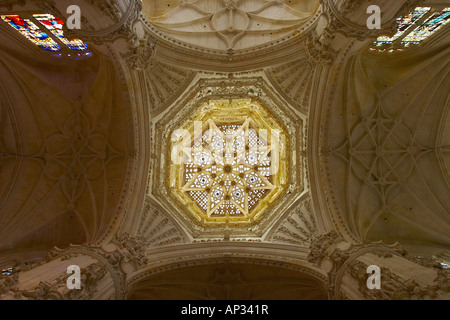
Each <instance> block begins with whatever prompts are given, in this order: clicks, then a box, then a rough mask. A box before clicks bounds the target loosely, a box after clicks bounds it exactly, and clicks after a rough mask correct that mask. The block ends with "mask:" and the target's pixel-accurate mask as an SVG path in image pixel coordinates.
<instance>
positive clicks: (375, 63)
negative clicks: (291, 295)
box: [0, 0, 450, 295]
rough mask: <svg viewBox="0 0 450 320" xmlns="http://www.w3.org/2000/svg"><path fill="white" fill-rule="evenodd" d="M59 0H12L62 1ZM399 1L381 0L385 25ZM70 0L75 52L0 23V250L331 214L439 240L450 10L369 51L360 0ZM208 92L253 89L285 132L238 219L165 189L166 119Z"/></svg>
mask: <svg viewBox="0 0 450 320" xmlns="http://www.w3.org/2000/svg"><path fill="white" fill-rule="evenodd" d="M69 2H70V1H69V0H67V1H61V2H60V1H56V2H52V1H49V3H50V4H52V3H53V4H55V5H53V6H52V5H43V4H42V3H43V2H42V1H31V0H30V1H28V2H27V6H25V7H23V8H22V7H21V6H19V5H18V4H14V5H13V7H12V8H14V10H17V11H16V12H17V13H20V12H21V11H20V10H23V12H32V11H30V10H35V9H36V8H38V9H39V11H40V12H43V11H42V10H44V11H46V12H51V13H53V14H55V16H56V15H57V14H61V16H63V14H62V13H63V12H64V10H62V9H63V8H64V6H65V5H66V6H67V5H68V4H69ZM410 2H411V1H407V2H405V3H407V5H406V7H404V6H403V3H404V1H398V2H395V4H393V2H392V1H387V0H386V1H380V5H381V6H382V7H383V12H385V14H384V15H383V17H384V18H385V19H386V21H383V27H386V28H388V27H389V22H390V21H391V22H392V21H394V20H395V17H397V16H398V15H399V14H400V13H401V12H403V11H404V10H405V8H406V9H408V10H410V9H411V7H412V5H411V3H410ZM84 3H88V5H87V8H89V9H88V10H87V11H86V15H87V16H88V17H90V18H88V20H89V21H86V26H87V28H86V29H82V30H79V31H70V32H69V31H67V36H68V37H72V36H74V35H77V36H79V37H80V38H82V39H83V40H85V41H86V43H88V44H89V46H90V48H92V50H93V53H94V55H93V57H91V58H89V59H87V60H83V59H81V60H79V61H76V62H74V61H71V62H70V64H67V61H68V60H55V59H54V57H52V56H50V55H46V54H47V52H41V51H39V50H38V49H37V48H34V47H32V45H31V44H29V43H26V42H25V41H23V40H24V39H21V38H20V39H19V37H18V36H17V35H14V34H13V31H14V30H10V29H11V28H9V27H8V26H7V25H0V32H1V33H2V41H1V43H0V61H1V63H0V72H1V74H2V76H4V75H5V78H7V80H5V81H4V82H2V84H0V91H1V94H0V99H1V112H0V125H1V126H0V130H1V131H2V133H1V136H2V139H0V164H1V171H0V181H1V184H0V210H1V214H0V248H1V249H2V250H6V249H19V248H25V249H27V248H32V247H34V246H35V245H39V246H43V247H50V246H55V245H57V246H67V245H68V244H70V243H76V244H80V243H83V242H86V241H88V242H98V241H101V240H102V239H105V237H108V236H113V235H112V234H110V233H114V232H116V229H119V230H120V232H126V233H129V234H132V235H137V236H141V237H143V238H145V239H146V240H147V242H146V244H145V245H147V246H148V247H150V248H154V247H158V248H159V247H164V249H165V247H166V246H174V248H176V249H174V251H176V250H179V251H182V250H183V246H184V245H191V244H194V245H195V244H197V242H202V241H204V242H208V244H211V243H212V244H211V248H213V247H214V244H215V243H222V242H224V240H226V241H227V240H236V242H241V241H242V242H248V244H249V245H251V244H253V242H255V243H263V242H265V243H271V244H275V245H277V246H285V247H286V248H288V249H286V250H292V251H296V250H303V251H302V253H305V252H307V251H308V248H309V247H310V245H311V242H313V241H314V240H315V239H316V238H317V237H318V236H319V235H320V234H323V233H325V232H328V231H330V230H337V231H338V232H339V233H340V234H342V235H344V237H345V238H346V239H351V240H352V241H355V242H364V241H374V242H375V241H380V240H382V241H385V242H388V243H394V242H396V241H400V242H402V243H404V244H410V245H419V246H420V245H436V246H442V247H444V248H448V245H449V244H450V238H449V236H448V235H449V234H450V220H449V212H450V203H449V199H450V197H449V191H448V190H449V189H450V185H449V181H450V175H449V168H450V162H449V152H448V145H449V144H450V141H449V136H450V134H449V130H450V129H449V122H450V120H449V114H448V110H449V99H448V90H443V89H442V88H448V87H450V83H449V77H448V71H449V70H448V61H449V50H448V47H449V42H448V39H449V37H448V34H449V30H448V27H447V29H445V30H444V31H443V32H442V33H441V34H440V35H439V36H437V37H436V38H435V39H436V41H434V42H433V41H431V42H425V43H424V45H423V46H419V47H417V48H411V50H409V51H405V52H398V53H394V54H391V53H388V52H384V53H380V52H369V50H368V49H369V47H370V45H371V44H372V43H373V40H375V39H376V36H378V35H379V34H377V33H371V32H368V31H367V28H366V26H365V19H364V18H367V13H366V11H365V8H364V6H365V4H367V3H370V1H368V0H367V1H364V5H361V2H358V3H359V5H358V4H355V3H356V2H353V1H337V0H336V1H334V0H323V1H316V0H310V1H300V0H299V1H262V0H251V1H244V0H241V1H231V0H229V1H226V0H213V1H210V0H208V1H206V0H196V1H194V0H185V1H175V0H164V1H159V0H158V1H153V0H143V1H142V12H141V10H140V2H139V1H85V2H84ZM114 3H116V4H119V5H113V4H114ZM1 8H4V7H1ZM361 8H364V10H362V9H361ZM402 10H403V11H402ZM99 12H100V13H102V14H101V15H99V18H98V19H94V18H93V17H95V14H96V13H99ZM354 12H356V14H354ZM336 17H338V18H336ZM66 18H67V15H66ZM0 22H1V21H0ZM8 28H9V29H8ZM390 31H392V30H390ZM3 35H5V36H3ZM446 36H447V37H446ZM3 38H4V41H3ZM67 65H70V67H67ZM74 75H75V76H74ZM221 99H222V100H223V99H225V100H227V101H228V102H230V101H233V100H239V99H241V100H242V99H244V100H245V99H247V100H250V101H252V102H257V103H258V104H260V105H261V106H262V108H264V109H265V110H267V114H268V118H272V119H274V122H276V123H277V124H278V126H279V128H281V130H282V131H284V132H285V136H286V148H287V149H286V150H287V152H286V157H287V161H286V162H285V163H286V172H285V177H284V178H285V179H286V181H284V184H283V188H282V189H283V190H282V192H281V195H280V197H279V198H277V199H276V201H273V202H271V203H270V205H268V206H267V208H265V214H264V215H261V218H260V219H259V220H258V221H257V222H255V223H253V222H250V225H246V226H245V227H241V228H239V227H236V228H235V226H231V225H230V224H228V225H227V224H226V223H225V225H219V226H217V225H215V226H214V227H211V226H208V225H207V224H206V223H202V221H196V220H195V219H196V218H195V216H192V215H190V212H187V211H189V208H188V206H187V205H186V203H182V202H177V199H176V197H175V199H174V196H173V194H172V193H173V188H174V185H173V179H171V178H173V176H171V174H173V172H175V169H173V171H171V170H172V168H171V162H170V160H171V159H170V149H171V148H170V147H171V137H172V134H173V132H174V131H175V130H177V129H180V128H185V127H186V126H187V123H188V122H189V121H191V120H194V119H195V118H196V117H200V118H201V116H202V115H203V116H204V114H205V113H204V112H203V111H204V110H202V107H204V106H205V105H208V104H209V103H210V102H211V101H217V100H221ZM261 118H263V117H261ZM205 119H206V118H205ZM286 133H287V134H286ZM224 170H225V168H224ZM244 191H245V190H244ZM191 200H192V199H191ZM263 200H264V199H263ZM188 202H189V201H188ZM191 202H192V201H191ZM203 214H204V212H203ZM200 220H201V219H200ZM68 226H70V228H69V227H68ZM229 243H231V244H230V246H233V242H232V241H230V242H229ZM177 246H179V247H177ZM193 250H195V248H194V249H193ZM208 250H209V249H208ZM212 250H213V249H212ZM174 255H175V253H174ZM305 255H306V254H305ZM302 263H303V262H302ZM305 264H306V262H305ZM203 280H205V279H203ZM205 281H207V279H206V280H205ZM139 290H140V291H139ZM139 290H138V291H137V293H136V295H145V294H148V292H147V291H148V288H147V287H146V284H145V283H144V284H143V287H142V288H140V289H139Z"/></svg>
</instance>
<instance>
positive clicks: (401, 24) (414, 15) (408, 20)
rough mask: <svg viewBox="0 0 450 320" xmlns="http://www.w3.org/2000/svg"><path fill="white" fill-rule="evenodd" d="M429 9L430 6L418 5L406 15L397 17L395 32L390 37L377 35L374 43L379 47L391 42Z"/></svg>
mask: <svg viewBox="0 0 450 320" xmlns="http://www.w3.org/2000/svg"><path fill="white" fill-rule="evenodd" d="M430 10H431V7H418V8H416V9H415V10H414V11H413V12H411V13H410V14H409V15H407V16H406V17H402V18H399V19H397V23H398V29H397V33H396V34H395V35H394V36H393V37H392V38H390V37H379V38H378V39H377V41H376V45H377V46H378V47H379V46H382V45H386V44H391V43H392V42H394V41H395V40H397V39H398V38H400V37H401V36H402V35H403V34H404V33H405V32H406V31H407V30H408V29H409V28H410V27H411V26H413V25H414V24H415V23H416V22H417V21H418V20H420V19H421V18H422V17H423V16H424V15H425V14H426V13H427V12H428V11H430Z"/></svg>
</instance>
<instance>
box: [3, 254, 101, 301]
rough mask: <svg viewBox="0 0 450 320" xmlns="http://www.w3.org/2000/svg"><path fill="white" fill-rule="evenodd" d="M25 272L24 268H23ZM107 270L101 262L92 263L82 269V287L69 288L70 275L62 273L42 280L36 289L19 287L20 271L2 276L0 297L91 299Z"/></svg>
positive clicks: (19, 298) (16, 298)
mask: <svg viewBox="0 0 450 320" xmlns="http://www.w3.org/2000/svg"><path fill="white" fill-rule="evenodd" d="M21 272H24V270H21ZM105 274H106V270H105V269H104V267H103V266H102V265H101V264H99V263H96V264H91V265H89V266H88V267H87V268H84V269H81V279H80V281H81V289H78V290H69V289H68V287H67V279H68V277H69V276H70V275H68V274H62V275H61V276H58V277H57V278H55V279H53V280H51V281H43V282H42V281H41V282H40V283H39V285H37V286H36V288H34V290H31V291H29V290H21V289H20V288H19V273H15V272H13V274H12V275H9V276H0V298H1V297H2V296H3V299H14V300H89V299H92V298H93V297H94V295H95V294H96V292H97V285H98V283H99V281H100V280H101V279H102V278H103V277H104V276H105Z"/></svg>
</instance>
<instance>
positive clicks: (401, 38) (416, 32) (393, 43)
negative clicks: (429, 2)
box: [370, 7, 450, 52]
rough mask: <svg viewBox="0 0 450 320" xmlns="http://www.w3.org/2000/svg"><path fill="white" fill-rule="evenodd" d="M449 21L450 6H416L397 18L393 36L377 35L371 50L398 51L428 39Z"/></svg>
mask: <svg viewBox="0 0 450 320" xmlns="http://www.w3.org/2000/svg"><path fill="white" fill-rule="evenodd" d="M449 21H450V7H448V8H445V9H444V10H442V11H441V10H440V9H439V10H437V11H436V9H435V8H432V7H417V8H416V9H414V11H413V12H411V13H410V14H409V15H407V16H405V17H401V18H399V19H397V22H398V30H397V33H396V34H395V35H394V36H393V37H386V36H383V37H379V38H378V39H377V40H376V41H375V43H374V46H373V47H371V48H370V49H371V50H372V51H386V50H387V51H389V52H393V51H398V50H401V49H402V48H406V47H410V46H412V45H417V44H419V43H420V42H422V41H424V40H426V39H428V38H429V37H431V36H432V35H433V34H435V33H436V32H437V31H438V30H440V29H441V28H442V27H444V26H445V25H446V24H447V23H448V22H449Z"/></svg>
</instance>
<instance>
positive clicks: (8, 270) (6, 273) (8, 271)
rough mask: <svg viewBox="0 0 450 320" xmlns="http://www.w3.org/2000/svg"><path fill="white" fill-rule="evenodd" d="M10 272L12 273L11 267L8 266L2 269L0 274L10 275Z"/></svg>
mask: <svg viewBox="0 0 450 320" xmlns="http://www.w3.org/2000/svg"><path fill="white" fill-rule="evenodd" d="M12 273H13V268H8V269H4V270H2V272H1V273H0V275H2V276H10V275H11V274H12Z"/></svg>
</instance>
